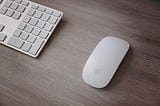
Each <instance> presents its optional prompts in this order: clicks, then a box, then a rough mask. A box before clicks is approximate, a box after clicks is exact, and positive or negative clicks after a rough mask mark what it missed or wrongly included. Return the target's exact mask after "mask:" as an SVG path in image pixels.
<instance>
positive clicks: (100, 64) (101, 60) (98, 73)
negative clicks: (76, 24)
mask: <svg viewBox="0 0 160 106" xmlns="http://www.w3.org/2000/svg"><path fill="white" fill-rule="evenodd" d="M128 49H129V44H128V42H126V41H124V40H122V39H120V38H117V37H112V36H110V37H105V38H104V39H102V40H101V41H100V43H99V44H98V45H97V47H96V48H95V49H94V51H93V52H92V54H91V55H90V57H89V59H88V61H87V62H86V64H85V66H84V69H83V73H82V77H83V80H84V81H85V82H86V83H87V84H89V85H90V86H92V87H95V88H103V87H105V86H107V85H108V84H109V82H110V81H111V79H112V77H113V75H114V73H115V72H116V70H117V68H118V66H119V65H120V63H121V61H122V59H123V58H124V56H125V55H126V53H127V51H128Z"/></svg>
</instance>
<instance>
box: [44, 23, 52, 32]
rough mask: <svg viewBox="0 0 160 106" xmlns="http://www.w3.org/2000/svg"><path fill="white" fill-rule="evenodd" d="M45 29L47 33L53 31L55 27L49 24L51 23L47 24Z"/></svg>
mask: <svg viewBox="0 0 160 106" xmlns="http://www.w3.org/2000/svg"><path fill="white" fill-rule="evenodd" d="M44 29H45V30H47V31H51V30H52V29H53V25H52V24H49V23H46V25H45V27H44Z"/></svg>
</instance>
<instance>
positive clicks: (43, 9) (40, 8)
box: [38, 6, 46, 12]
mask: <svg viewBox="0 0 160 106" xmlns="http://www.w3.org/2000/svg"><path fill="white" fill-rule="evenodd" d="M38 10H39V11H42V12H44V11H45V10H46V9H45V8H44V7H42V6H39V7H38Z"/></svg>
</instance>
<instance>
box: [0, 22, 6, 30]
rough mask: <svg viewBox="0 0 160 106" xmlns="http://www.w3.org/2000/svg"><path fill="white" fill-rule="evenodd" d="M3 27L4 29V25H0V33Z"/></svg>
mask: <svg viewBox="0 0 160 106" xmlns="http://www.w3.org/2000/svg"><path fill="white" fill-rule="evenodd" d="M4 27H5V26H4V25H2V24H0V32H2V31H3V29H4Z"/></svg>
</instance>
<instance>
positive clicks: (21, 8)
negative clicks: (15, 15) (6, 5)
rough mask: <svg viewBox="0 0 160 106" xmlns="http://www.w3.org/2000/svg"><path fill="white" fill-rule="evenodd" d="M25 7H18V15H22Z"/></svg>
mask: <svg viewBox="0 0 160 106" xmlns="http://www.w3.org/2000/svg"><path fill="white" fill-rule="evenodd" d="M25 9H26V7H25V6H23V5H19V6H18V8H17V11H18V12H20V13H23V12H24V11H25Z"/></svg>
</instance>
